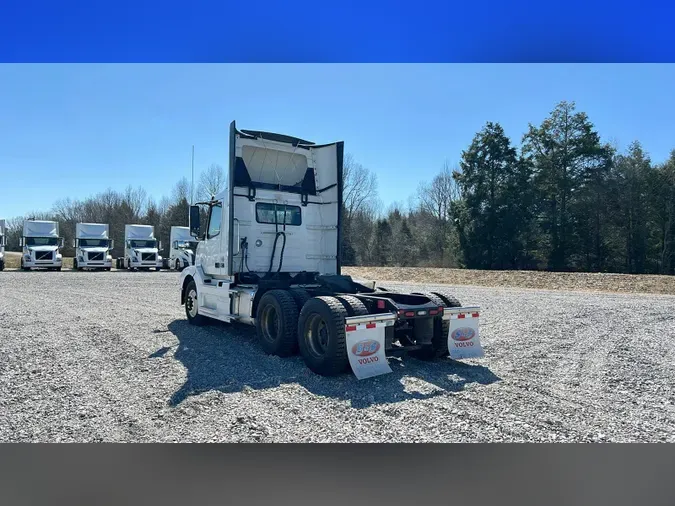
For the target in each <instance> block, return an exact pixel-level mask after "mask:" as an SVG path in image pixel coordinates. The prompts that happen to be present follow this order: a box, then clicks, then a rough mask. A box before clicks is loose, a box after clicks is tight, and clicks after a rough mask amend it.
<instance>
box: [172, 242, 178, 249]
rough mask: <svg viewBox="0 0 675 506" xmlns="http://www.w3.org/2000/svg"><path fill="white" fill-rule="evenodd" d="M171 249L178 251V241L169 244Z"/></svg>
mask: <svg viewBox="0 0 675 506" xmlns="http://www.w3.org/2000/svg"><path fill="white" fill-rule="evenodd" d="M171 247H172V248H173V249H178V241H173V243H172V244H171Z"/></svg>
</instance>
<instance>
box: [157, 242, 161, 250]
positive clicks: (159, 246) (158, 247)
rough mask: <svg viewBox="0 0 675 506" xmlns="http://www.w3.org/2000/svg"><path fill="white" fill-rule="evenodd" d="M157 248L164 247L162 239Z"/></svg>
mask: <svg viewBox="0 0 675 506" xmlns="http://www.w3.org/2000/svg"><path fill="white" fill-rule="evenodd" d="M157 249H162V241H159V245H158V246H157Z"/></svg>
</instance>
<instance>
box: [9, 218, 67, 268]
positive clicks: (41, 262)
mask: <svg viewBox="0 0 675 506" xmlns="http://www.w3.org/2000/svg"><path fill="white" fill-rule="evenodd" d="M19 246H21V247H22V248H23V251H22V252H21V269H23V270H24V271H27V270H30V269H32V268H42V269H48V270H56V271H60V270H61V265H62V262H63V259H62V256H61V253H60V249H61V248H63V237H59V224H58V222H56V221H43V220H25V221H24V222H23V235H22V236H21V239H20V240H19Z"/></svg>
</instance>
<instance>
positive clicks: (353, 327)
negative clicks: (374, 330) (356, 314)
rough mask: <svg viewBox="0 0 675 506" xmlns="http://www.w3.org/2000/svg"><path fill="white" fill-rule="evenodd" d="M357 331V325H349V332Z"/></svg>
mask: <svg viewBox="0 0 675 506" xmlns="http://www.w3.org/2000/svg"><path fill="white" fill-rule="evenodd" d="M355 330H356V325H347V332H353V331H355Z"/></svg>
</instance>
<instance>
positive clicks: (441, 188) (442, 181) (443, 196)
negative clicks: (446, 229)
mask: <svg viewBox="0 0 675 506" xmlns="http://www.w3.org/2000/svg"><path fill="white" fill-rule="evenodd" d="M460 196H461V195H460V191H459V186H458V185H457V182H456V181H455V179H454V178H453V177H452V170H450V166H449V164H448V162H445V163H444V164H443V168H442V169H441V172H440V173H438V174H437V175H436V176H435V177H434V179H433V180H432V181H431V183H423V184H421V185H420V188H419V190H418V202H419V206H420V209H421V210H422V211H424V212H427V213H429V214H431V215H432V216H433V217H434V218H436V219H437V220H440V221H442V222H447V221H448V220H450V219H451V215H452V203H453V202H454V201H456V200H458V199H459V198H460Z"/></svg>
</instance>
